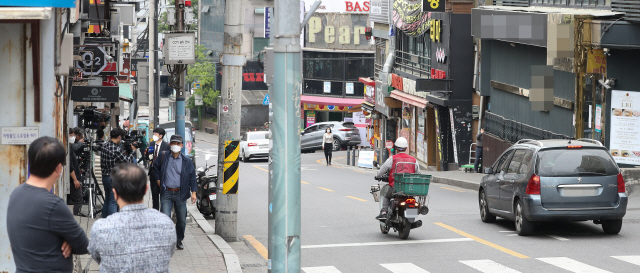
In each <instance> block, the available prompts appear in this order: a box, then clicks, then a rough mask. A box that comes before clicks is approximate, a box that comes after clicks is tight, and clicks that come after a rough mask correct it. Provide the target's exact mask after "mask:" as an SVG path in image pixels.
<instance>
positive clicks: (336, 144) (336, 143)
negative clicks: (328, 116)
mask: <svg viewBox="0 0 640 273" xmlns="http://www.w3.org/2000/svg"><path fill="white" fill-rule="evenodd" d="M341 147H342V145H341V144H340V140H339V139H337V138H334V139H333V150H334V151H340V148H341Z"/></svg>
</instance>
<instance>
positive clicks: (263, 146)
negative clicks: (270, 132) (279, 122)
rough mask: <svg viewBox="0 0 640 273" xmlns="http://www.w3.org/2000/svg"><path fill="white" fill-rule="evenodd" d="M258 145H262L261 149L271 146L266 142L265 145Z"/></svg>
mask: <svg viewBox="0 0 640 273" xmlns="http://www.w3.org/2000/svg"><path fill="white" fill-rule="evenodd" d="M258 147H260V149H265V148H269V144H265V145H260V146H258Z"/></svg>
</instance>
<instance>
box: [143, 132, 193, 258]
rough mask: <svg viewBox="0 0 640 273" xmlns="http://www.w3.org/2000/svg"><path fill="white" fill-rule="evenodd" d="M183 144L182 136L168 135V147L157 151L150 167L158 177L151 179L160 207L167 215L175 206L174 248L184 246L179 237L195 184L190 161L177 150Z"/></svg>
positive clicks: (181, 234)
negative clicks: (157, 192) (156, 189)
mask: <svg viewBox="0 0 640 273" xmlns="http://www.w3.org/2000/svg"><path fill="white" fill-rule="evenodd" d="M183 146H184V141H183V139H182V136H180V135H172V136H171V140H170V141H169V147H170V149H171V151H170V152H160V153H158V158H157V159H156V160H155V161H154V162H153V165H154V166H153V170H154V172H155V177H157V178H158V180H156V181H152V182H155V183H158V185H159V186H160V204H161V206H160V211H161V212H162V213H164V214H166V215H167V216H169V217H171V209H172V208H173V207H174V206H175V208H176V218H177V223H176V233H177V236H178V243H177V244H176V247H177V248H178V249H184V246H183V245H182V239H184V230H185V228H186V226H187V200H188V199H189V197H191V203H192V204H194V203H195V202H196V191H197V188H198V186H197V183H196V170H195V168H194V167H193V162H192V161H191V159H189V157H188V156H185V155H184V154H182V153H181V152H180V151H181V150H182V147H183Z"/></svg>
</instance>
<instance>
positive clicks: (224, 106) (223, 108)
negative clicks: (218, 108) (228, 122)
mask: <svg viewBox="0 0 640 273" xmlns="http://www.w3.org/2000/svg"><path fill="white" fill-rule="evenodd" d="M222 112H223V113H227V112H229V106H228V105H223V106H222Z"/></svg>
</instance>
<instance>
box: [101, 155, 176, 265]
mask: <svg viewBox="0 0 640 273" xmlns="http://www.w3.org/2000/svg"><path fill="white" fill-rule="evenodd" d="M111 180H112V182H111V184H112V186H113V196H114V198H115V199H116V202H118V206H119V207H120V212H117V213H114V214H113V215H111V217H109V218H107V219H99V220H97V221H96V222H95V223H94V224H93V227H91V241H89V253H90V254H91V257H92V258H93V259H94V260H95V261H96V262H98V264H100V272H169V263H170V262H171V256H173V253H174V252H175V245H176V231H175V226H174V225H173V221H171V218H169V217H167V216H166V215H164V214H163V213H161V212H159V211H157V210H154V209H150V208H147V206H146V205H145V204H143V199H144V195H145V194H146V192H147V191H148V190H149V186H148V185H147V174H146V173H145V171H144V170H143V169H142V168H140V167H138V165H136V164H133V163H122V164H119V165H118V166H116V167H114V168H113V169H112V170H111Z"/></svg>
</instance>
